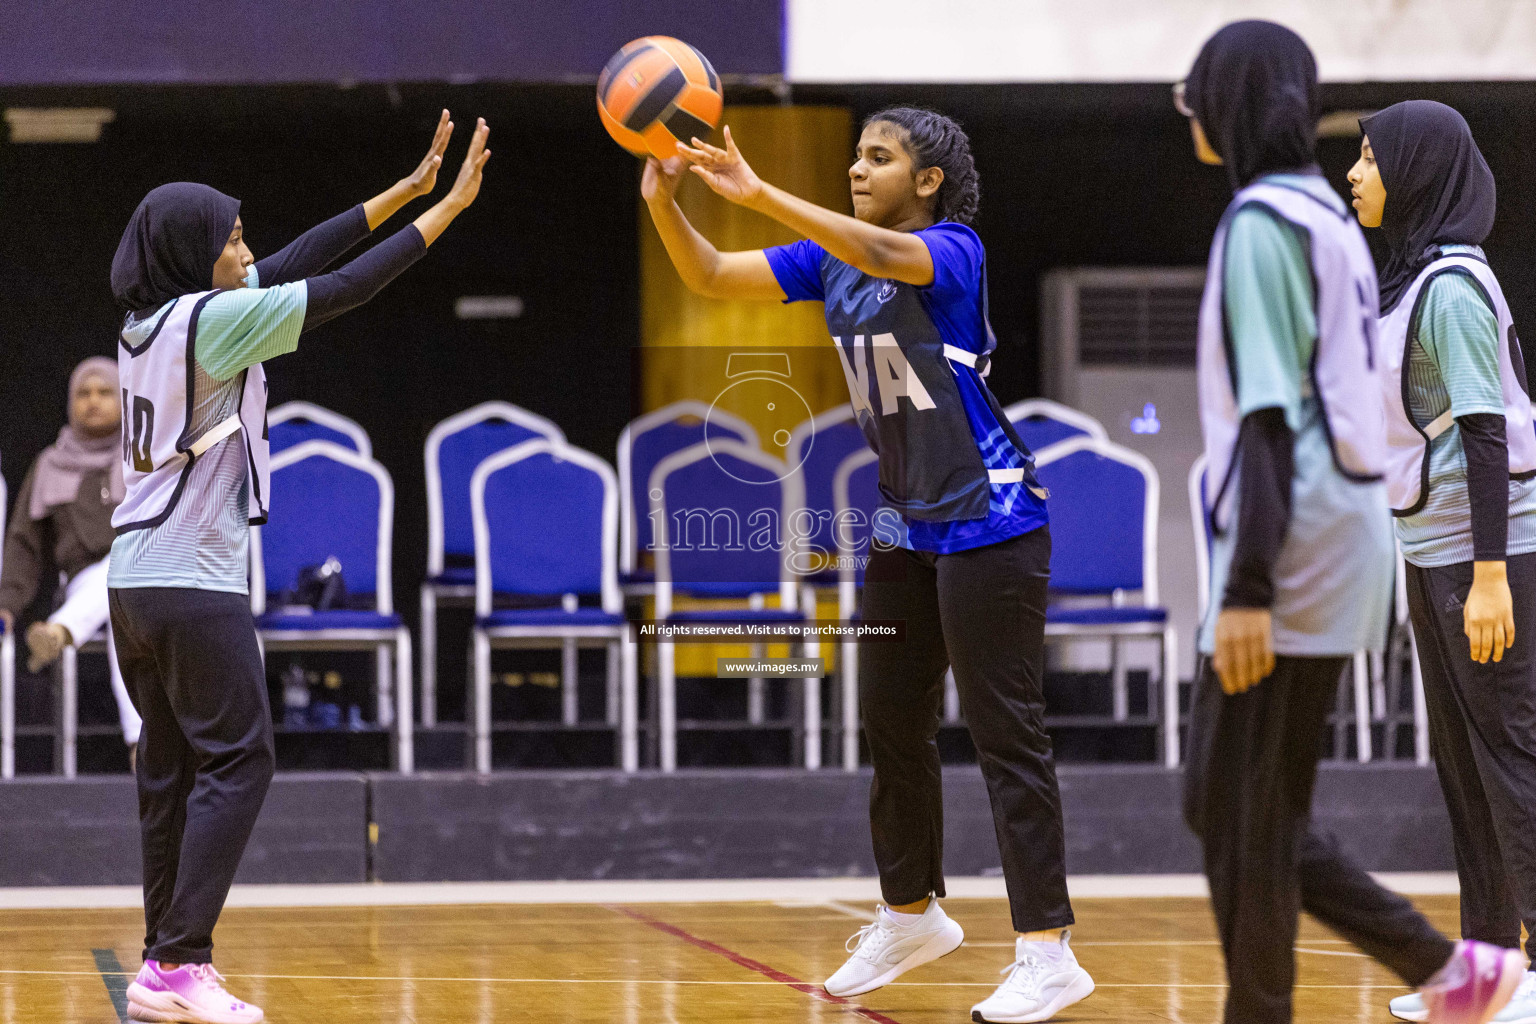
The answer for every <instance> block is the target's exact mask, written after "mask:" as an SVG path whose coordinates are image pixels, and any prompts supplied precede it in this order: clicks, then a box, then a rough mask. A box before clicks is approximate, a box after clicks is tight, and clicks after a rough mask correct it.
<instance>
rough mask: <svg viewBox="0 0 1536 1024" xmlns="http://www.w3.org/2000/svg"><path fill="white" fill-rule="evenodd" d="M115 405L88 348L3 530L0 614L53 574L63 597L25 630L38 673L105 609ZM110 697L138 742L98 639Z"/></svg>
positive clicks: (27, 600) (114, 492)
mask: <svg viewBox="0 0 1536 1024" xmlns="http://www.w3.org/2000/svg"><path fill="white" fill-rule="evenodd" d="M121 431H122V408H121V403H120V402H119V400H118V382H117V363H116V362H114V361H113V360H111V359H107V358H105V357H102V356H92V357H91V358H90V359H87V360H86V361H85V362H83V363H81V364H80V365H79V366H77V367H75V372H74V373H72V374H70V377H69V424H68V425H67V426H65V427H63V428H62V429H61V430H60V431H59V437H58V440H57V441H55V442H54V443H53V444H51V445H49V446H48V447H47V448H44V449H43V452H42V454H41V455H39V456H38V457H37V461H35V462H33V463H32V468H31V469H29V470H27V476H26V479H25V480H24V481H23V482H22V485H21V492H20V493H19V494H17V496H16V504H15V506H14V508H13V510H12V513H11V520H10V527H9V529H8V530H7V531H6V535H5V559H4V562H3V563H0V564H3V569H4V571H3V574H0V621H3V622H4V623H5V628H6V629H7V630H10V629H14V628H15V626H16V619H17V618H18V617H19V616H20V615H21V614H22V612H24V611H25V610H26V608H27V606H28V605H30V604H31V603H32V601H33V599H34V598H35V597H37V594H38V590H39V589H40V588H41V587H43V586H44V585H45V584H46V583H48V582H49V581H51V580H52V579H53V578H54V574H55V573H58V574H62V577H63V586H64V600H63V602H62V603H61V604H60V606H59V608H58V610H57V611H55V612H54V613H53V614H52V615H50V616H49V617H48V619H47V621H46V622H36V623H33V624H32V628H31V629H29V630H27V648H28V651H29V653H30V658H29V663H28V667H29V668H30V669H31V671H33V672H37V671H39V670H40V669H42V668H43V666H45V665H48V664H49V663H51V662H52V661H53V660H54V659H55V658H57V657H58V656H59V655H60V654H62V653H63V652H64V648H66V647H68V646H71V645H74V644H83V643H85V642H86V641H88V640H90V639H91V638H92V637H94V636H95V635H96V634H97V632H98V631H99V630H101V628H102V627H103V626H106V627H107V629H108V630H109V631H110V629H111V625H110V623H109V622H108V612H107V553H108V552H109V551H111V550H112V539H113V532H112V511H113V509H115V508H117V504H118V502H120V501H122V500H123V472H122V453H121V451H120V449H121V447H122V439H121ZM107 661H108V663H109V664H110V666H111V677H112V696H113V697H114V698H115V699H116V701H117V714H118V718H119V719H120V720H121V721H122V725H123V741H124V742H126V743H127V744H128V746H129V748H130V751H131V750H132V748H133V747H134V746H135V745H136V744H137V743H138V742H139V715H138V712H137V711H135V710H134V708H133V702H132V701H130V700H129V699H128V691H127V689H126V688H125V687H124V686H123V677H122V674H121V673H120V672H118V668H117V652H116V651H115V650H114V649H113V646H112V642H111V637H110V635H109V636H108V640H107Z"/></svg>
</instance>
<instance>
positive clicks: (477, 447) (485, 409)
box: [421, 402, 565, 726]
mask: <svg viewBox="0 0 1536 1024" xmlns="http://www.w3.org/2000/svg"><path fill="white" fill-rule="evenodd" d="M539 437H546V438H549V439H550V440H553V441H564V440H565V432H564V431H562V430H561V429H560V428H559V427H558V426H556V425H555V424H554V423H553V422H552V421H551V420H548V419H545V418H544V417H543V416H540V415H538V414H537V413H532V412H529V411H528V410H527V409H523V408H520V407H518V406H515V405H513V404H512V403H510V402H482V403H480V404H479V405H477V406H474V407H473V408H471V409H466V410H465V411H463V412H461V413H459V414H457V415H455V416H450V417H448V418H447V419H445V420H443V421H442V422H441V423H439V424H438V425H437V426H435V427H433V428H432V431H431V433H429V434H428V435H427V443H426V449H425V451H424V453H423V456H424V458H425V461H426V471H427V578H426V580H425V581H423V582H422V584H421V720H422V724H424V725H428V726H433V725H436V724H437V609H438V606H439V605H458V606H461V607H462V606H470V605H473V603H474V599H475V529H474V523H473V521H472V516H471V515H470V510H469V481H470V478H471V477H472V476H474V474H475V467H477V466H479V465H480V463H482V462H484V461H485V459H486V458H487V457H489V456H491V455H494V454H495V453H497V452H501V451H506V450H507V449H508V448H511V447H512V446H514V445H517V444H521V443H522V442H524V441H528V440H532V439H533V438H539Z"/></svg>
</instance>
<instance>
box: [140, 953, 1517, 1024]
mask: <svg viewBox="0 0 1536 1024" xmlns="http://www.w3.org/2000/svg"><path fill="white" fill-rule="evenodd" d="M223 981H224V979H223V977H221V976H220V974H219V972H218V971H216V970H214V969H213V965H212V964H183V965H182V966H180V967H178V968H176V970H174V971H166V970H161V968H160V964H159V963H158V962H157V961H154V960H146V961H144V966H143V967H141V968H139V976H138V977H137V978H134V979H133V983H132V984H130V985H129V986H128V1019H129V1020H140V1021H178V1022H183V1024H259V1022H260V1021H261V1020H262V1019H263V1017H265V1016H266V1015H265V1014H263V1013H262V1012H261V1008H260V1007H259V1006H251V1005H250V1004H249V1003H242V1002H241V1001H240V1000H238V999H236V998H235V997H234V996H232V995H230V994H229V993H228V992H226V991H225V990H224V985H223ZM1501 1005H1502V1004H1501Z"/></svg>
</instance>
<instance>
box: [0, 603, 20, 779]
mask: <svg viewBox="0 0 1536 1024" xmlns="http://www.w3.org/2000/svg"><path fill="white" fill-rule="evenodd" d="M15 777H16V637H15V636H14V635H13V634H12V633H11V632H10V631H9V630H7V631H6V633H5V635H4V636H0V779H11V778H15Z"/></svg>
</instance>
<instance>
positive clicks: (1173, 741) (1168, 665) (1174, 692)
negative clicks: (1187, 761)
mask: <svg viewBox="0 0 1536 1024" xmlns="http://www.w3.org/2000/svg"><path fill="white" fill-rule="evenodd" d="M1160 685H1161V687H1162V691H1163V765H1164V767H1167V768H1177V767H1178V766H1179V634H1178V631H1177V630H1175V629H1174V628H1173V627H1172V626H1170V627H1168V628H1167V629H1165V630H1163V678H1162V679H1161V680H1160Z"/></svg>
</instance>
